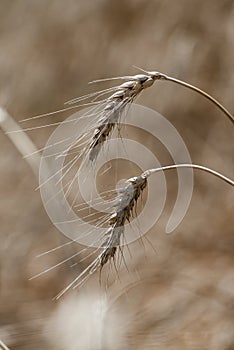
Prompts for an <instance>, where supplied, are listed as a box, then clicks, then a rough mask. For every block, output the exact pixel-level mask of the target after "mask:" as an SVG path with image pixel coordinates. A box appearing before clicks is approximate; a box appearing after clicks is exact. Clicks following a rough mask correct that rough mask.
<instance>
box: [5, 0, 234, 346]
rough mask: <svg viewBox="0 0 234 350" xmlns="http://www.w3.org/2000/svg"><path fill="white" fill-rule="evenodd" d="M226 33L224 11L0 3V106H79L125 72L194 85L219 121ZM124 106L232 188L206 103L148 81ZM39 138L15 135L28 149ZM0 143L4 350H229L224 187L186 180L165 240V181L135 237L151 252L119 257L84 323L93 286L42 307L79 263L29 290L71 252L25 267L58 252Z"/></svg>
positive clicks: (232, 278)
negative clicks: (140, 112)
mask: <svg viewBox="0 0 234 350" xmlns="http://www.w3.org/2000/svg"><path fill="white" fill-rule="evenodd" d="M233 23H234V1H233V0H222V1H220V0H193V1H192V0H189V1H188V0H180V1H179V0H175V1H169V0H163V1H162V0H152V1H147V0H122V1H114V0H95V1H82V0H76V1H75V0H68V1H62V0H50V1H45V0H40V1H29V0H23V1H19V0H14V1H8V0H5V1H4V0H0V48H1V50H0V106H1V107H2V108H5V109H6V110H7V111H8V113H9V114H10V115H11V116H12V117H13V118H14V120H15V121H17V122H19V121H20V120H22V119H24V118H28V117H32V116H34V115H38V114H41V113H46V112H50V111H53V110H56V109H59V108H61V107H62V106H63V103H64V102H65V101H66V100H69V99H71V98H74V97H76V96H80V95H83V94H85V93H89V92H90V91H91V89H92V88H91V87H89V86H88V85H87V83H88V82H89V81H90V80H93V79H100V78H106V77H112V76H120V75H128V74H136V73H138V72H137V70H136V69H134V68H133V65H137V66H140V67H142V68H145V69H147V70H158V71H161V72H164V73H166V74H168V75H171V76H173V77H176V78H178V79H181V80H184V81H187V82H189V83H191V84H194V85H196V86H198V87H200V88H202V89H203V90H205V91H207V92H208V93H210V94H211V95H213V96H214V97H216V98H217V99H218V100H219V101H220V102H222V103H223V104H224V106H226V107H227V109H228V110H229V111H230V112H232V113H233V111H234V104H233V88H234V72H233V62H234V50H233V44H234V27H233ZM100 86H101V88H102V85H100ZM137 103H141V104H143V105H145V106H147V107H150V108H152V109H155V110H157V111H158V112H160V113H162V114H163V115H164V116H165V117H166V118H167V119H168V120H169V121H170V122H171V123H172V124H173V125H174V126H175V127H176V128H177V130H178V132H179V133H180V135H181V136H182V138H183V139H184V141H185V143H186V145H187V147H188V150H189V152H190V155H191V158H192V161H193V162H194V163H197V164H203V165H207V166H209V167H211V168H213V169H215V170H217V171H219V172H222V173H223V174H225V175H227V176H229V177H232V178H233V177H234V172H233V165H234V164H233V161H234V159H233V154H234V153H233V151H234V145H233V138H234V129H233V127H232V125H231V123H230V121H229V120H228V119H227V118H226V117H225V116H224V115H223V114H222V113H221V112H220V111H219V110H218V109H217V108H216V107H215V106H213V105H212V104H211V103H210V102H209V101H207V100H205V99H204V98H202V97H201V96H197V95H196V94H195V93H193V92H191V91H186V89H184V88H182V87H178V86H176V85H173V84H170V83H166V82H159V83H157V84H155V86H154V87H152V88H151V89H149V90H147V92H145V93H144V94H142V96H141V97H140V98H139V99H138V100H137ZM68 115H69V114H68ZM63 118H65V116H64V115H59V116H58V115H56V116H55V117H54V119H53V121H60V120H63ZM45 120H46V121H47V122H48V123H49V122H51V118H47V119H45ZM1 122H2V121H1ZM43 122H44V121H43ZM40 123H41V121H40V120H39V121H37V124H35V123H31V124H30V122H29V123H28V124H27V127H30V126H36V125H38V126H39V125H40ZM2 125H3V124H2ZM20 125H21V126H22V124H20ZM23 126H24V127H25V126H26V125H23ZM52 131H53V128H42V129H40V128H39V129H34V130H32V131H28V136H29V137H30V138H31V140H32V141H33V143H34V144H35V146H36V147H37V148H38V149H40V148H42V147H43V146H44V145H45V142H46V140H47V139H48V137H49V135H50V134H51V132H52ZM150 142H151V141H148V143H150ZM152 142H153V141H152ZM0 143H1V157H0V169H1V171H0V188H1V199H0V213H1V214H0V215H1V244H0V252H1V254H0V297H1V300H0V339H1V340H2V341H4V342H5V343H6V344H7V345H8V347H9V348H10V349H19V350H28V349H35V350H39V349H68V350H69V349H74V350H76V349H108V350H109V349H123V348H126V349H195V348H200V349H212V350H215V349H219V350H221V349H225V350H231V349H234V330H233V328H234V327H233V325H234V255H233V248H234V219H233V209H234V207H233V203H234V195H233V190H232V188H231V187H230V186H228V185H227V184H226V183H224V182H222V181H221V180H219V179H216V178H213V177H212V176H209V175H207V174H201V173H199V172H196V173H195V187H194V194H193V199H192V202H191V205H190V208H189V211H188V213H187V215H186V217H185V218H184V220H183V222H182V223H181V224H180V226H179V227H178V228H177V229H176V231H175V232H174V233H173V234H172V235H170V236H167V235H165V224H166V222H167V219H168V217H169V214H170V211H171V209H172V207H173V204H174V200H175V195H176V192H177V187H176V186H177V177H176V173H170V174H166V178H167V185H168V197H167V203H166V208H165V211H164V213H163V215H162V217H161V218H160V220H159V222H158V223H157V225H155V227H154V228H153V229H152V230H151V231H150V232H149V233H148V234H147V238H148V240H150V242H151V244H149V243H148V242H145V244H144V245H142V244H141V242H140V243H139V242H135V243H134V244H131V245H130V246H129V249H130V251H131V255H129V254H127V256H126V261H127V265H128V270H129V271H127V270H126V268H125V266H122V267H121V268H120V271H119V279H120V281H119V280H118V279H117V281H116V282H115V283H114V282H113V283H112V284H111V286H110V288H109V290H108V292H107V299H105V303H106V304H105V305H104V306H103V305H102V307H101V309H102V310H106V309H105V308H106V307H107V309H108V312H104V311H103V312H104V316H103V317H98V318H97V315H96V306H95V305H96V302H97V303H99V302H100V300H102V297H103V296H101V297H100V293H101V292H100V286H99V282H98V277H99V276H94V278H92V280H91V281H90V282H89V283H88V284H87V285H85V286H84V287H83V289H82V290H76V291H75V292H73V293H68V294H67V296H65V298H63V299H61V301H59V302H55V301H54V300H52V298H53V297H54V296H55V295H56V294H57V293H58V292H59V291H60V290H61V289H62V288H63V287H65V286H66V284H67V283H68V282H69V281H71V279H72V278H74V277H75V276H76V275H77V274H78V273H80V272H81V271H82V269H84V268H85V267H86V266H87V264H88V261H83V262H82V263H79V259H77V260H76V261H75V264H74V262H73V263H70V262H69V263H67V264H64V265H63V266H60V268H59V269H56V270H53V271H51V272H50V273H47V274H45V275H43V276H42V277H40V278H38V279H35V280H32V281H29V278H30V277H31V276H33V275H35V274H36V273H38V272H40V271H42V270H44V269H46V268H47V267H49V266H52V265H53V264H55V263H56V262H58V261H60V260H62V259H65V258H66V257H67V256H69V255H72V254H74V252H76V251H77V250H79V249H82V247H80V246H79V245H78V244H77V245H73V246H72V247H71V246H67V247H64V249H62V250H59V251H56V252H54V253H53V254H50V255H46V256H44V257H41V258H36V256H37V255H38V254H40V253H41V252H43V251H46V250H48V249H52V248H53V247H55V246H57V245H59V244H61V242H62V243H63V242H66V240H65V238H64V237H63V236H62V234H61V233H60V232H58V231H57V230H56V228H55V227H54V226H53V225H52V223H51V222H50V220H49V218H48V216H47V214H46V212H45V210H44V209H43V205H42V202H41V198H40V193H39V191H35V188H36V187H37V186H38V180H37V176H36V175H35V174H34V173H33V171H32V169H31V168H30V166H29V164H28V163H27V162H26V160H25V159H23V158H22V155H21V154H20V153H19V152H18V150H17V149H16V147H15V146H14V145H13V143H12V142H11V140H10V139H9V137H8V136H7V135H6V134H5V133H4V132H3V131H1V133H0ZM150 147H151V148H152V149H153V150H154V151H155V153H156V154H157V156H158V158H159V159H160V161H161V163H162V164H164V165H166V164H168V163H170V162H171V160H170V157H169V155H168V154H167V153H166V151H165V150H164V149H163V148H162V146H161V145H159V143H156V144H153V143H152V144H151V145H150ZM152 247H153V248H154V249H153V248H152ZM97 275H98V274H97ZM104 295H106V293H104ZM89 317H90V318H89ZM96 318H97V320H96ZM96 332H97V333H98V334H96ZM84 334H85V335H86V336H84ZM100 337H101V338H102V341H99V340H100V339H99V338H100Z"/></svg>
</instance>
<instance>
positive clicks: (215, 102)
mask: <svg viewBox="0 0 234 350" xmlns="http://www.w3.org/2000/svg"><path fill="white" fill-rule="evenodd" d="M160 80H167V81H171V82H173V83H176V84H178V85H182V86H185V87H187V88H188V89H190V90H193V91H196V92H198V93H199V94H200V95H202V96H204V97H205V98H207V99H208V100H210V101H211V102H213V103H214V104H215V105H216V106H217V107H218V108H219V109H220V110H221V111H222V112H223V113H224V114H226V116H227V117H228V118H229V119H230V121H231V122H232V123H233V124H234V117H233V115H232V114H231V113H230V112H229V111H228V110H227V109H226V108H225V107H224V106H223V105H222V104H221V103H220V102H218V101H217V100H216V99H215V98H214V97H212V96H210V95H209V94H208V93H207V92H205V91H203V90H201V89H199V88H197V87H196V86H194V85H191V84H188V83H186V82H184V81H182V80H179V79H176V78H172V77H169V76H168V75H164V74H162V77H161V78H160Z"/></svg>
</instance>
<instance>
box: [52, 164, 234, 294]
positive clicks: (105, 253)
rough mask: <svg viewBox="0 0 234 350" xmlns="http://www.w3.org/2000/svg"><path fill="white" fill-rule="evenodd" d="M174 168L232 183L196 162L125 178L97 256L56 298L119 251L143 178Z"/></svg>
mask: <svg viewBox="0 0 234 350" xmlns="http://www.w3.org/2000/svg"><path fill="white" fill-rule="evenodd" d="M178 168H193V169H198V170H201V171H204V172H207V173H209V174H212V175H214V176H216V177H218V178H219V179H221V180H223V181H225V182H226V183H228V184H230V185H232V186H234V181H233V180H231V179H230V178H228V177H226V176H224V175H222V174H221V173H219V172H217V171H215V170H213V169H210V168H208V167H205V166H202V165H198V164H173V165H168V166H163V167H159V168H153V169H148V170H146V171H144V172H143V173H142V174H141V175H140V176H136V177H132V178H130V179H128V180H127V181H126V187H124V188H121V189H120V190H119V191H118V196H117V198H116V201H115V204H114V208H115V209H114V211H113V213H112V215H111V216H110V217H109V219H108V222H109V225H110V227H109V228H108V229H107V232H106V234H105V237H104V238H103V242H102V243H101V245H100V249H101V252H100V254H99V255H98V256H97V258H96V259H95V260H94V261H92V263H91V264H90V265H89V266H88V267H87V268H86V269H85V270H84V271H83V272H82V273H81V274H80V275H78V276H77V277H76V278H75V279H74V280H73V281H72V282H71V283H70V284H69V285H68V286H67V287H66V288H65V289H63V290H62V291H61V292H60V293H59V294H58V295H57V296H56V299H59V298H60V297H61V296H62V295H63V294H64V293H66V291H68V290H69V289H70V288H77V287H79V286H81V285H82V284H83V283H84V282H85V281H86V280H87V279H88V278H89V277H90V276H91V275H92V274H93V273H94V272H96V271H97V270H98V269H99V270H100V272H101V270H102V268H103V267H104V266H105V265H106V264H107V263H108V262H110V261H111V260H115V257H116V253H117V251H118V249H119V250H120V252H121V254H123V253H122V251H121V248H120V247H121V245H122V244H123V236H124V230H125V224H126V222H129V221H130V219H131V217H133V214H134V212H135V209H136V205H137V202H138V199H139V197H140V196H141V194H142V193H143V191H144V189H145V188H146V187H147V179H148V177H149V176H151V175H152V174H154V173H157V172H160V171H166V170H172V169H178Z"/></svg>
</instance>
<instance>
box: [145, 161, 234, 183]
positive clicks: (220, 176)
mask: <svg viewBox="0 0 234 350" xmlns="http://www.w3.org/2000/svg"><path fill="white" fill-rule="evenodd" d="M178 168H194V169H199V170H202V171H205V172H207V173H210V174H213V175H214V176H216V177H218V178H220V179H221V180H224V181H225V182H227V183H228V184H229V185H232V186H234V181H233V180H231V179H229V178H228V177H226V176H224V175H222V174H220V173H219V172H217V171H215V170H212V169H210V168H207V167H205V166H202V165H197V164H173V165H167V166H163V167H160V168H155V169H149V170H146V171H145V172H144V173H143V176H145V177H149V176H150V175H151V174H154V173H157V172H159V171H164V170H171V169H178Z"/></svg>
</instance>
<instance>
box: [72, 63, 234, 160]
mask: <svg viewBox="0 0 234 350" xmlns="http://www.w3.org/2000/svg"><path fill="white" fill-rule="evenodd" d="M139 69H141V68H139ZM141 70H142V71H143V72H144V73H145V74H137V75H133V76H123V77H114V78H107V79H100V80H94V81H92V82H91V83H98V82H103V81H108V80H126V82H124V83H123V84H120V85H117V86H115V87H113V88H111V89H106V90H102V91H100V92H95V93H93V94H89V95H86V96H83V97H80V98H77V99H74V100H71V101H69V102H68V103H69V104H73V103H77V102H79V101H82V100H83V99H87V98H90V97H94V96H95V100H96V99H97V98H98V97H100V96H102V95H103V94H105V93H109V92H111V91H114V93H113V94H112V95H111V96H109V97H108V98H107V99H106V100H104V101H103V100H102V101H100V103H103V102H104V105H105V106H104V108H103V111H102V113H101V116H100V118H99V120H98V121H97V126H96V128H95V131H94V132H93V135H92V137H91V141H90V142H89V145H88V148H87V151H89V152H90V153H89V159H90V160H91V161H93V160H94V159H95V158H96V157H97V155H98V153H99V152H100V149H101V145H102V144H103V142H104V141H106V139H107V138H108V136H109V135H110V134H111V132H112V131H113V129H114V127H115V125H116V124H117V123H118V122H119V121H120V117H121V114H122V113H123V111H124V109H125V107H126V106H127V105H129V104H131V103H132V102H133V101H134V100H135V99H136V97H137V96H138V95H139V94H140V93H141V92H142V91H143V90H145V89H147V88H149V87H151V86H152V85H153V84H154V83H155V81H157V80H161V81H169V82H173V83H175V84H178V85H182V86H184V87H186V88H188V89H190V90H193V91H195V92H197V93H199V94H200V95H202V96H204V97H205V98H207V99H208V100H210V101H211V102H212V103H214V104H215V105H216V106H217V107H218V108H219V109H220V110H221V111H222V112H223V113H224V114H225V115H226V116H227V117H228V118H229V120H230V121H231V122H232V123H233V124H234V117H233V116H232V114H231V113H230V112H229V111H228V110H227V109H226V108H225V107H224V106H223V105H222V104H221V103H220V102H218V101H217V100H216V99H215V98H214V97H212V96H210V95H209V94H208V93H206V92H205V91H203V90H201V89H199V88H197V87H195V86H194V85H191V84H188V83H186V82H184V81H181V80H179V79H176V78H172V77H170V76H168V75H166V74H163V73H160V72H147V71H145V70H143V69H141Z"/></svg>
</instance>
